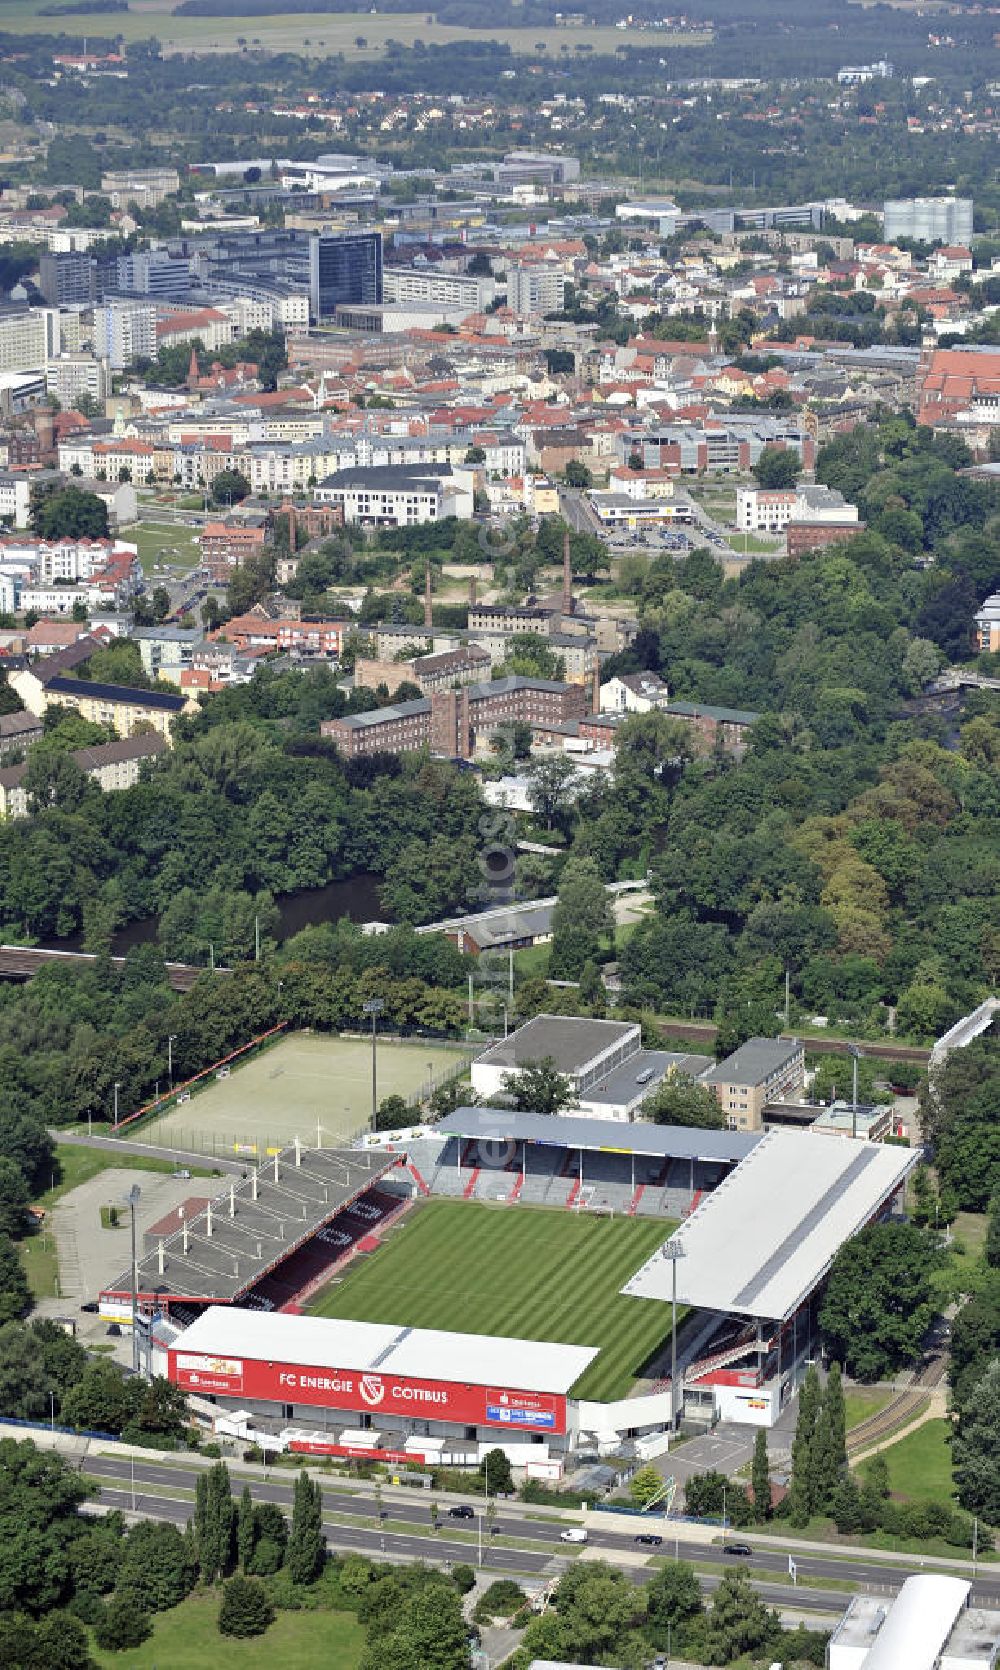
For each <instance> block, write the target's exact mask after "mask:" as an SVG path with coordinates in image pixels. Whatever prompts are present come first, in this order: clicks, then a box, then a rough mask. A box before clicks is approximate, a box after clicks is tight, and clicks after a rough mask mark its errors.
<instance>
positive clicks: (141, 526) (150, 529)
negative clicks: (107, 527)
mask: <svg viewBox="0 0 1000 1670" xmlns="http://www.w3.org/2000/svg"><path fill="white" fill-rule="evenodd" d="M121 537H122V539H124V540H127V541H128V542H129V543H130V544H132V545H137V546H138V547H139V561H140V562H141V563H142V572H143V573H144V574H145V575H146V577H147V579H150V578H153V577H154V572H153V571H154V568H155V566H156V564H157V563H166V564H168V565H169V567H170V568H173V569H189V568H196V567H197V566H198V563H199V561H200V559H201V546H200V543H199V539H198V535H197V534H195V535H193V536H192V533H191V530H190V528H186V527H183V526H181V525H178V524H177V523H165V522H136V523H134V524H133V526H132V527H130V528H126V529H125V531H124V532H123V533H122V536H121Z"/></svg>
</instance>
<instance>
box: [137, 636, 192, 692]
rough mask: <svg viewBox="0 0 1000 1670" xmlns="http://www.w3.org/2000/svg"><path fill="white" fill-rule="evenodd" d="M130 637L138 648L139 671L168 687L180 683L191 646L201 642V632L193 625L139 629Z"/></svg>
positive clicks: (187, 664)
mask: <svg viewBox="0 0 1000 1670" xmlns="http://www.w3.org/2000/svg"><path fill="white" fill-rule="evenodd" d="M133 637H134V639H135V641H136V643H137V644H138V645H139V655H140V657H141V658H142V670H143V672H144V673H147V674H148V675H149V677H150V678H154V679H155V678H162V679H166V680H167V682H168V684H180V682H181V673H182V672H183V671H184V670H185V668H186V667H190V665H191V662H192V657H193V655H194V648H195V645H196V644H200V643H201V633H200V632H199V631H198V629H197V628H196V627H193V626H191V627H185V626H143V627H140V628H139V629H138V630H137V631H136V632H135V633H133Z"/></svg>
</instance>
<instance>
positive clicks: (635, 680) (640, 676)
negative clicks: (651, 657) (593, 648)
mask: <svg viewBox="0 0 1000 1670" xmlns="http://www.w3.org/2000/svg"><path fill="white" fill-rule="evenodd" d="M669 700H670V691H669V690H668V689H667V686H666V683H665V681H664V680H663V679H662V678H661V677H660V675H659V673H620V674H618V675H617V676H616V677H615V678H609V679H608V680H607V681H606V682H605V683H604V684H602V685H601V712H602V713H650V712H651V711H652V710H653V709H654V708H658V707H662V706H663V704H664V702H667V701H669Z"/></svg>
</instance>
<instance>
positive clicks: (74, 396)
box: [45, 354, 111, 407]
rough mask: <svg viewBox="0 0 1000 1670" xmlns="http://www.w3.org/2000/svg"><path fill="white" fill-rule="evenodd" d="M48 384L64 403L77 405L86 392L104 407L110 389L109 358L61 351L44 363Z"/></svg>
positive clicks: (52, 392)
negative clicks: (105, 359)
mask: <svg viewBox="0 0 1000 1670" xmlns="http://www.w3.org/2000/svg"><path fill="white" fill-rule="evenodd" d="M45 386H46V388H47V389H48V391H49V393H50V394H54V395H55V397H56V399H57V400H58V401H59V404H60V405H61V406H74V405H75V404H76V402H77V401H78V400H79V398H80V396H81V395H83V394H86V395H89V396H90V398H91V400H96V401H97V403H98V405H99V406H101V407H103V405H104V402H105V400H106V399H107V397H108V395H109V394H110V392H111V379H110V376H109V375H108V366H107V363H106V361H104V360H98V359H95V358H94V356H93V355H92V354H60V356H59V358H58V359H55V360H49V361H48V362H47V363H46V366H45Z"/></svg>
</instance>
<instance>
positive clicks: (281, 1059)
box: [133, 1034, 468, 1156]
mask: <svg viewBox="0 0 1000 1670" xmlns="http://www.w3.org/2000/svg"><path fill="white" fill-rule="evenodd" d="M467 1059H468V1054H467V1053H463V1052H462V1051H460V1050H454V1049H446V1048H444V1047H443V1046H442V1045H440V1044H432V1043H426V1042H417V1043H405V1044H397V1043H394V1042H391V1041H390V1040H389V1039H383V1040H380V1042H379V1045H378V1082H377V1095H378V1100H379V1101H380V1102H381V1101H382V1100H383V1099H384V1098H385V1097H386V1096H404V1097H409V1096H417V1095H421V1094H424V1093H425V1092H426V1090H427V1087H428V1085H429V1084H430V1083H431V1082H432V1081H433V1083H435V1084H436V1083H438V1082H440V1080H441V1079H442V1077H447V1076H449V1075H450V1073H451V1072H452V1071H454V1069H455V1068H457V1067H459V1066H460V1065H462V1064H463V1063H464V1062H465V1061H466V1060H467ZM371 1086H372V1048H371V1041H370V1039H367V1038H333V1037H319V1036H315V1035H312V1034H303V1035H301V1036H298V1035H297V1036H295V1037H291V1038H282V1039H281V1040H280V1042H279V1043H277V1044H273V1045H272V1046H271V1047H270V1048H269V1049H266V1050H263V1051H262V1052H261V1053H259V1054H257V1055H255V1056H254V1057H253V1058H252V1059H251V1060H249V1061H247V1062H246V1063H245V1065H243V1066H234V1067H233V1069H232V1072H231V1073H230V1075H229V1076H228V1077H227V1078H209V1079H207V1080H205V1081H204V1088H203V1089H199V1088H198V1087H195V1088H194V1089H193V1093H192V1096H191V1100H190V1101H188V1102H182V1103H180V1104H177V1103H171V1104H170V1106H169V1108H168V1110H167V1111H166V1112H164V1113H163V1114H161V1115H159V1117H157V1118H156V1119H154V1120H151V1121H147V1122H146V1123H144V1124H143V1125H142V1126H141V1128H139V1129H135V1128H133V1134H134V1136H135V1137H136V1138H137V1140H139V1141H140V1142H148V1143H153V1144H166V1145H167V1146H168V1147H171V1148H181V1149H190V1150H193V1151H195V1152H197V1153H203V1154H220V1155H232V1154H234V1153H237V1154H247V1155H248V1156H249V1155H251V1154H253V1153H259V1154H260V1155H261V1156H263V1154H264V1153H265V1151H266V1150H267V1149H270V1148H275V1147H282V1146H284V1145H285V1144H287V1143H289V1142H291V1141H292V1140H293V1139H294V1138H295V1137H301V1138H302V1141H303V1142H307V1143H310V1144H313V1143H316V1142H317V1137H318V1140H319V1141H320V1142H321V1143H322V1144H323V1145H324V1146H326V1147H330V1146H333V1145H335V1144H337V1143H340V1142H349V1141H350V1140H351V1139H352V1138H353V1137H356V1136H358V1135H359V1134H360V1133H361V1132H362V1131H363V1130H365V1129H366V1128H367V1127H368V1125H369V1122H370V1119H371Z"/></svg>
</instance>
